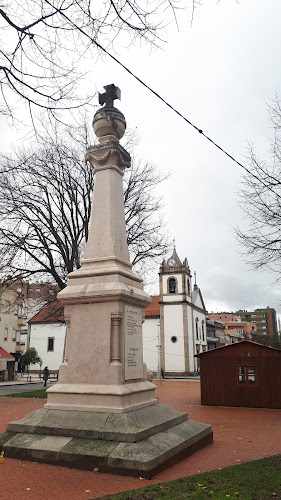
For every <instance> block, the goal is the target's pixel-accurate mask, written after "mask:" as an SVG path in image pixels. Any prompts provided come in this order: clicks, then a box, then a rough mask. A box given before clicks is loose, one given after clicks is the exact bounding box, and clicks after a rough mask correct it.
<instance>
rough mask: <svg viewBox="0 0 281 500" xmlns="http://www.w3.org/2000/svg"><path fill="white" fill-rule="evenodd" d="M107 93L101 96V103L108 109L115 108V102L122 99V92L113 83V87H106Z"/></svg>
mask: <svg viewBox="0 0 281 500" xmlns="http://www.w3.org/2000/svg"><path fill="white" fill-rule="evenodd" d="M103 88H104V90H105V92H104V93H103V94H99V103H100V104H101V105H102V106H103V105H104V104H105V107H106V108H113V107H114V105H113V101H114V100H115V99H121V90H120V89H119V88H118V87H116V86H115V85H114V83H111V85H105V86H104V87H103Z"/></svg>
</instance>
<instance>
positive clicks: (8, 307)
mask: <svg viewBox="0 0 281 500" xmlns="http://www.w3.org/2000/svg"><path fill="white" fill-rule="evenodd" d="M5 312H6V313H9V312H10V302H9V301H8V300H6V301H5Z"/></svg>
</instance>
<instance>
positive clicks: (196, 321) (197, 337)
mask: <svg viewBox="0 0 281 500" xmlns="http://www.w3.org/2000/svg"><path fill="white" fill-rule="evenodd" d="M198 321H199V319H198V318H196V320H195V328H196V340H199V328H198Z"/></svg>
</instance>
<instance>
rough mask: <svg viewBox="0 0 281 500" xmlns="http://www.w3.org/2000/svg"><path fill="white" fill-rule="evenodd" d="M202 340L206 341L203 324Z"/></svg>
mask: <svg viewBox="0 0 281 500" xmlns="http://www.w3.org/2000/svg"><path fill="white" fill-rule="evenodd" d="M202 340H205V331H204V325H203V324H202Z"/></svg>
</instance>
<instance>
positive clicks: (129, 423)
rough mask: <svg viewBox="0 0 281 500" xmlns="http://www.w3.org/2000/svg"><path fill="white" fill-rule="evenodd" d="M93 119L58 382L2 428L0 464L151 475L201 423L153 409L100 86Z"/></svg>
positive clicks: (118, 117)
mask: <svg viewBox="0 0 281 500" xmlns="http://www.w3.org/2000/svg"><path fill="white" fill-rule="evenodd" d="M104 88H105V93H103V94H100V95H99V102H100V104H101V105H102V106H103V107H102V108H101V109H99V110H98V111H97V112H96V114H95V116H94V120H93V128H94V132H95V134H96V136H97V137H98V139H99V143H100V144H99V145H97V146H93V147H90V148H89V149H88V151H87V154H86V159H87V160H88V161H89V162H90V164H91V166H92V167H93V169H94V174H95V186H94V196H93V206H92V216H91V224H90V233H89V239H88V242H87V245H86V248H85V254H84V258H83V260H82V265H81V268H80V269H78V270H77V271H74V272H72V273H71V274H70V275H69V277H68V278H69V279H68V283H67V286H66V288H65V289H64V290H62V291H61V292H60V293H59V296H58V298H59V300H60V301H61V303H62V304H63V306H64V312H65V321H66V324H67V337H66V348H65V359H64V361H63V363H62V365H61V366H60V369H59V380H58V383H57V384H55V385H54V386H52V387H51V388H49V389H48V391H47V396H48V399H47V403H46V404H45V406H44V408H43V409H41V410H37V411H35V412H32V413H31V414H29V415H28V416H27V417H25V418H24V419H22V420H20V421H17V422H11V423H9V424H8V426H7V432H6V433H5V434H2V435H0V444H2V447H3V449H4V450H5V455H6V456H7V457H14V458H17V457H18V458H21V459H24V458H26V459H30V460H36V461H42V462H46V463H54V464H61V465H67V466H70V467H79V468H85V469H93V468H98V469H99V470H100V471H104V472H114V473H120V474H129V475H141V476H143V477H148V478H149V477H152V476H153V475H154V474H156V473H157V472H158V471H160V470H162V469H163V468H165V467H168V466H169V465H170V464H172V463H175V462H176V461H178V460H181V459H182V458H183V457H185V456H187V455H189V454H191V453H193V452H194V451H196V450H198V449H199V448H202V447H203V446H205V445H207V444H209V443H211V442H212V429H211V426H210V425H206V424H202V423H198V422H192V421H189V420H188V416H187V414H186V413H179V412H177V411H175V410H173V409H172V408H171V407H169V406H168V405H164V404H159V403H158V400H157V398H156V397H155V389H156V387H155V385H154V384H153V383H152V382H150V381H149V380H148V379H147V370H146V366H145V365H144V363H143V349H142V323H143V321H144V310H145V307H146V306H147V305H148V304H149V302H150V297H149V296H148V295H147V293H146V292H145V291H144V290H143V286H142V280H141V278H139V277H138V276H136V275H135V274H134V273H133V272H132V266H131V264H130V257H129V252H128V246H127V239H126V227H125V213H124V201H123V186H122V177H123V174H124V171H125V169H126V168H128V167H130V155H129V154H128V152H127V151H126V150H125V149H124V148H123V147H122V146H121V145H120V144H119V140H120V139H121V138H122V137H123V135H124V133H125V129H126V122H125V118H124V116H123V114H122V113H121V112H120V111H119V110H118V109H117V108H115V107H114V100H115V99H117V98H119V99H120V90H119V89H118V88H117V87H115V85H107V86H106V87H104Z"/></svg>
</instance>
